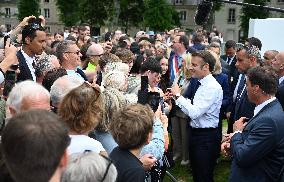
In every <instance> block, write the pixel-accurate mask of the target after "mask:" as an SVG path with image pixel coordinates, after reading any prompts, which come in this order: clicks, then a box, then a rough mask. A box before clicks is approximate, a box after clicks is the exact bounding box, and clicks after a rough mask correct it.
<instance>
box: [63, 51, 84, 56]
mask: <svg viewBox="0 0 284 182" xmlns="http://www.w3.org/2000/svg"><path fill="white" fill-rule="evenodd" d="M64 53H73V54H77V55H78V56H79V55H80V50H78V51H76V52H64Z"/></svg>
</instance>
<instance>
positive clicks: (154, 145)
mask: <svg viewBox="0 0 284 182" xmlns="http://www.w3.org/2000/svg"><path fill="white" fill-rule="evenodd" d="M164 143H165V139H164V129H163V124H162V122H161V120H160V119H155V120H154V125H153V135H152V140H151V141H150V143H149V144H147V145H145V146H144V147H143V148H142V150H141V152H140V156H143V155H145V154H152V155H153V156H154V157H155V158H156V159H157V160H160V159H162V157H163V155H164V151H165V148H164Z"/></svg>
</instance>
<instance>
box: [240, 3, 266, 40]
mask: <svg viewBox="0 0 284 182" xmlns="http://www.w3.org/2000/svg"><path fill="white" fill-rule="evenodd" d="M266 2H267V0H244V3H250V4H259V5H262V6H265V5H266ZM268 17H269V12H268V11H266V10H264V9H263V8H256V7H249V6H243V8H242V14H241V16H240V19H241V29H242V30H243V31H244V37H247V36H248V29H249V19H251V18H252V19H257V18H259V19H264V18H268Z"/></svg>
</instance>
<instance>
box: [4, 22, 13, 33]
mask: <svg viewBox="0 0 284 182" xmlns="http://www.w3.org/2000/svg"><path fill="white" fill-rule="evenodd" d="M5 26H6V29H7V32H10V31H11V30H12V26H11V24H6V25H5Z"/></svg>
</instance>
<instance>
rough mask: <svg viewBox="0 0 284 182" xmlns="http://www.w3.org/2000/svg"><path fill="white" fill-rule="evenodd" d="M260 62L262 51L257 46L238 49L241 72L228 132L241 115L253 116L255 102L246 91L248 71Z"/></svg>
mask: <svg viewBox="0 0 284 182" xmlns="http://www.w3.org/2000/svg"><path fill="white" fill-rule="evenodd" d="M259 63H260V53H259V49H258V48H257V47H256V46H246V47H243V48H241V49H239V50H238V51H237V62H236V67H237V68H238V71H239V72H240V73H241V74H240V76H239V79H238V82H237V85H236V88H235V90H234V92H233V104H232V105H231V109H230V110H231V114H230V117H229V123H228V133H231V132H232V130H233V123H234V122H235V121H237V120H238V119H240V118H241V117H247V118H251V117H252V116H253V110H254V107H255V104H254V103H252V102H250V101H249V100H248V96H247V91H246V84H245V81H246V73H247V71H248V70H249V69H250V68H253V67H256V66H258V65H259Z"/></svg>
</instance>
